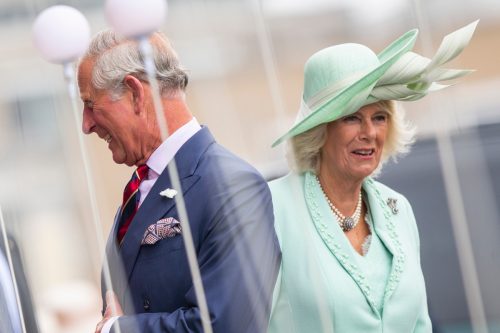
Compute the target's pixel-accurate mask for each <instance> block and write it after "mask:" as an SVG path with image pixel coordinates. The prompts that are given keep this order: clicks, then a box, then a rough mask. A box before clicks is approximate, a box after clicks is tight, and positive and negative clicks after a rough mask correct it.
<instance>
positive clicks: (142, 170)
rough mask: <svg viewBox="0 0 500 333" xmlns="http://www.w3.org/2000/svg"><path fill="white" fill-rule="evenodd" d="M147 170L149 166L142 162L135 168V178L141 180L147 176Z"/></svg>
mask: <svg viewBox="0 0 500 333" xmlns="http://www.w3.org/2000/svg"><path fill="white" fill-rule="evenodd" d="M148 171H149V167H148V166H147V165H146V164H143V165H139V166H138V167H137V170H136V171H135V172H136V174H137V175H136V176H137V178H139V181H143V180H144V178H146V177H147V175H148Z"/></svg>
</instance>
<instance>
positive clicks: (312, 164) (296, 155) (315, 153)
mask: <svg viewBox="0 0 500 333" xmlns="http://www.w3.org/2000/svg"><path fill="white" fill-rule="evenodd" d="M378 104H379V105H380V106H382V107H384V108H385V109H387V111H388V112H389V128H388V132H387V139H386V141H385V144H384V148H383V150H382V156H381V160H380V164H379V166H378V167H377V169H376V170H375V172H374V175H376V174H378V173H379V172H380V171H381V169H382V166H383V165H384V163H385V162H387V161H388V160H389V159H390V158H392V159H393V160H394V161H397V158H398V157H400V156H402V155H404V154H406V153H408V152H409V151H410V147H411V145H412V144H413V142H414V141H415V132H416V130H415V127H414V126H413V125H411V124H410V123H409V122H408V121H406V119H405V112H404V110H403V109H401V108H400V107H397V106H396V102H394V101H380V102H378ZM326 126H327V124H321V125H319V126H316V127H314V128H312V129H310V130H308V131H306V132H304V133H301V134H299V135H296V136H294V137H292V138H291V139H290V140H288V161H289V164H290V166H291V168H292V169H293V170H294V171H297V172H299V173H302V172H306V171H312V172H314V173H318V172H319V167H320V163H321V150H322V148H323V146H324V144H325V141H326Z"/></svg>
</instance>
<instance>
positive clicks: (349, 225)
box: [316, 176, 363, 232]
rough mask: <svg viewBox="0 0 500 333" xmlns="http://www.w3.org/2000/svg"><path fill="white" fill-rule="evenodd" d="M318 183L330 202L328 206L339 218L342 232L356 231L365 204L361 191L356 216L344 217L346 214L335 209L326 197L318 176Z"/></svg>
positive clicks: (327, 200) (324, 193)
mask: <svg viewBox="0 0 500 333" xmlns="http://www.w3.org/2000/svg"><path fill="white" fill-rule="evenodd" d="M316 181H317V182H318V185H319V187H320V188H321V192H323V195H324V196H325V199H326V202H328V206H330V209H331V210H332V213H333V215H335V217H336V218H337V221H338V222H339V225H340V227H341V228H342V230H343V231H344V232H346V231H350V230H352V229H354V227H355V226H356V225H357V224H358V222H359V218H360V217H361V205H362V203H363V198H362V197H361V191H359V197H358V204H357V205H356V210H355V211H354V214H352V215H351V216H344V214H342V213H341V212H340V211H339V209H338V208H337V207H335V205H334V204H333V203H332V202H331V201H330V198H328V195H326V192H325V190H324V189H323V186H322V185H321V182H320V181H319V178H318V176H316Z"/></svg>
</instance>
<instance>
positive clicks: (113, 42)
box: [82, 29, 188, 98]
mask: <svg viewBox="0 0 500 333" xmlns="http://www.w3.org/2000/svg"><path fill="white" fill-rule="evenodd" d="M150 42H151V45H152V48H153V57H154V64H155V66H156V78H157V79H158V84H159V86H160V92H161V94H169V93H175V92H177V91H179V90H182V91H184V90H185V88H186V86H187V83H188V76H187V74H186V72H185V71H184V69H182V68H181V67H180V64H179V60H178V58H177V54H176V53H175V51H174V49H173V48H172V46H171V45H170V42H169V41H168V39H167V37H166V36H165V35H164V34H162V33H160V32H155V33H154V34H153V35H152V36H151V38H150ZM82 59H83V60H85V59H92V60H93V61H95V65H94V67H93V70H92V85H93V86H94V88H96V89H104V90H109V91H110V92H111V93H112V96H113V98H118V97H119V96H121V95H122V93H123V89H124V85H123V79H124V78H125V76H126V75H132V76H134V77H136V78H137V79H139V80H141V81H144V82H148V79H147V75H146V70H145V68H144V63H143V58H142V55H141V53H140V52H139V49H138V45H137V43H136V42H135V41H132V40H129V39H126V38H124V37H122V36H120V35H118V34H116V33H115V32H114V31H113V30H111V29H108V30H103V31H101V32H99V33H98V34H97V35H96V36H95V37H94V38H93V39H92V41H91V43H90V46H89V48H88V50H87V52H86V53H85V55H84V56H83V58H82Z"/></svg>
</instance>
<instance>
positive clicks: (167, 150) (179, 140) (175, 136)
mask: <svg viewBox="0 0 500 333" xmlns="http://www.w3.org/2000/svg"><path fill="white" fill-rule="evenodd" d="M200 129H201V126H200V124H199V123H198V121H197V120H196V118H195V117H193V118H192V119H191V120H190V121H188V122H187V123H186V124H184V125H182V126H181V127H180V128H178V129H177V130H176V131H175V132H174V133H172V134H171V135H170V136H169V137H168V138H167V139H166V140H165V141H163V143H162V144H161V145H160V146H159V147H158V148H156V150H155V151H154V152H153V153H152V154H151V156H150V157H149V159H148V161H147V162H146V164H147V165H148V167H149V168H150V172H151V171H153V172H154V173H155V174H156V176H159V175H160V174H161V173H162V172H163V170H165V168H166V167H167V164H168V163H169V162H170V161H171V160H172V158H173V157H174V156H175V154H176V153H177V152H178V151H179V149H180V148H181V147H182V145H183V144H184V143H186V142H187V141H188V140H189V139H190V138H191V137H192V136H193V135H195V134H196V133H197V132H198V131H199V130H200ZM150 177H151V175H150Z"/></svg>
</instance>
